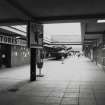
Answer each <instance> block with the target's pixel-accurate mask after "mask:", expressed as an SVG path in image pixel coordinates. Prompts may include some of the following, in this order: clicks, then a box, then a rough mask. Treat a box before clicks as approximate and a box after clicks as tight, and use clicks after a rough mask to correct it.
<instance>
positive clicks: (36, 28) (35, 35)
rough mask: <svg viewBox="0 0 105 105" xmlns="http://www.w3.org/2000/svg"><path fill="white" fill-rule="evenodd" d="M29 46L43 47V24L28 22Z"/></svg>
mask: <svg viewBox="0 0 105 105" xmlns="http://www.w3.org/2000/svg"><path fill="white" fill-rule="evenodd" d="M30 47H31V48H42V47H43V25H42V24H37V23H30Z"/></svg>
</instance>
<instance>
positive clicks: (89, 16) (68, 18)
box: [38, 13, 105, 23]
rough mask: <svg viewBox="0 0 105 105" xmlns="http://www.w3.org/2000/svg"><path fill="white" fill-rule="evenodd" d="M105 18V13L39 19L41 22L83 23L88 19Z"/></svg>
mask: <svg viewBox="0 0 105 105" xmlns="http://www.w3.org/2000/svg"><path fill="white" fill-rule="evenodd" d="M103 18H105V13H101V14H88V15H83V14H80V15H70V16H51V17H41V18H38V20H39V21H40V22H49V23H50V22H55V21H57V22H59V21H69V20H70V21H71V20H73V21H74V20H75V21H77V20H78V21H81V20H88V19H103Z"/></svg>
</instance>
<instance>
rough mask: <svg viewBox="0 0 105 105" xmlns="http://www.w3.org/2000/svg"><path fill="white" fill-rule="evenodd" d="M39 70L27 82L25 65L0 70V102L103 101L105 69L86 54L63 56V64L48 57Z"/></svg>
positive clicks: (93, 104)
mask: <svg viewBox="0 0 105 105" xmlns="http://www.w3.org/2000/svg"><path fill="white" fill-rule="evenodd" d="M43 73H44V75H45V76H44V77H41V78H37V81H35V82H30V81H29V66H24V67H19V68H18V67H17V68H11V69H10V70H9V69H6V70H1V71H0V104H1V105H104V104H105V71H103V70H101V69H100V68H98V67H97V66H96V64H95V63H92V62H91V61H90V60H89V59H88V58H85V57H80V58H77V57H72V58H67V59H65V61H64V64H62V63H61V61H57V60H49V61H46V62H45V65H44V67H43ZM14 74H15V75H14ZM16 75H17V76H16Z"/></svg>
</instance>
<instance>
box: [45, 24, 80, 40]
mask: <svg viewBox="0 0 105 105" xmlns="http://www.w3.org/2000/svg"><path fill="white" fill-rule="evenodd" d="M73 34H74V35H81V27H80V23H59V24H58V23H57V24H44V35H45V36H47V37H48V38H50V37H51V35H73Z"/></svg>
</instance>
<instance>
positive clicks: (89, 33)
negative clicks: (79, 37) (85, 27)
mask: <svg viewBox="0 0 105 105" xmlns="http://www.w3.org/2000/svg"><path fill="white" fill-rule="evenodd" d="M103 33H104V31H97V32H85V34H87V35H96V34H103Z"/></svg>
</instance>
